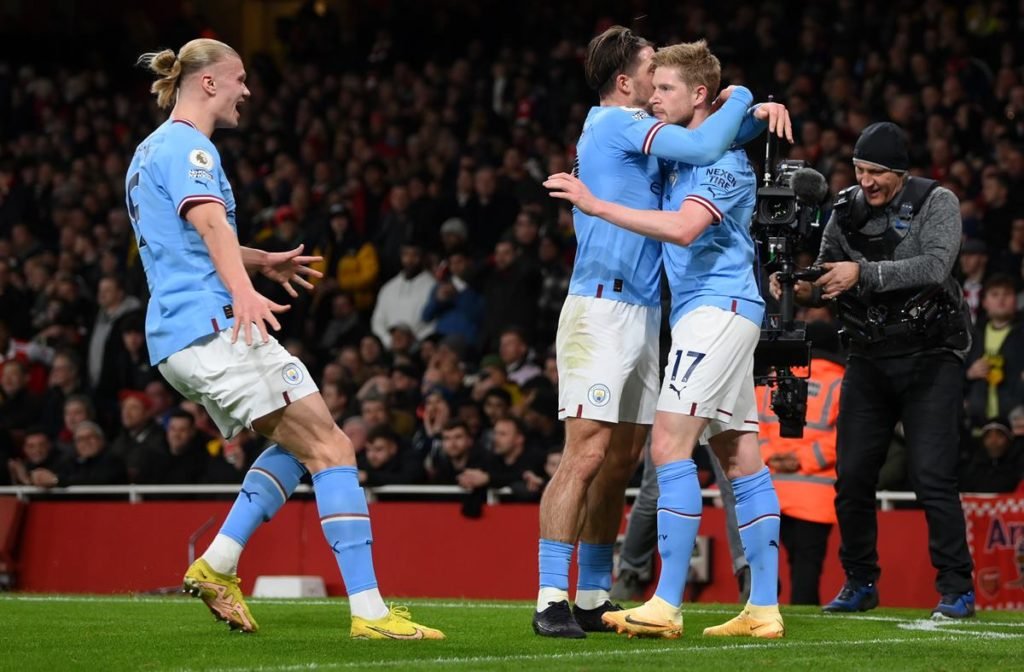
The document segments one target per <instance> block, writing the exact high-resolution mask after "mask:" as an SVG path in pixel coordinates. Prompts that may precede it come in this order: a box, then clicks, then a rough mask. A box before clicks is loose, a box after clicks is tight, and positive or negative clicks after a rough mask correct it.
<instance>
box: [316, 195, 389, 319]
mask: <svg viewBox="0 0 1024 672" xmlns="http://www.w3.org/2000/svg"><path fill="white" fill-rule="evenodd" d="M314 254H316V255H321V256H323V258H324V261H323V263H322V264H315V265H313V268H316V269H317V270H320V271H323V272H324V276H325V278H328V279H332V280H334V282H333V283H324V286H327V287H332V286H333V287H337V288H338V289H340V290H341V291H343V292H347V293H348V294H351V296H352V298H353V300H354V301H355V307H356V310H358V311H359V312H360V313H368V312H369V311H370V310H371V309H372V308H373V303H374V298H375V295H376V290H377V281H378V279H379V278H380V277H381V272H380V271H381V267H380V260H379V259H378V257H377V250H376V249H375V248H374V246H373V244H372V243H371V242H369V241H368V240H365V239H364V238H363V237H362V236H360V235H359V234H358V233H357V232H356V231H355V230H354V228H353V226H352V221H351V217H350V215H349V212H348V209H347V208H346V207H345V206H344V205H342V204H341V203H335V204H334V205H332V206H331V207H330V210H329V211H328V219H327V231H326V232H325V234H324V237H323V238H322V239H321V242H320V243H319V244H318V245H317V247H316V248H315V251H314Z"/></svg>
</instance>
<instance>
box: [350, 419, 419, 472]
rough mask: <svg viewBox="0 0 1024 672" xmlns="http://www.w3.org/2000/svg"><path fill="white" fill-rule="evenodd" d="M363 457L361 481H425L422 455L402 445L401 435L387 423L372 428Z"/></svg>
mask: <svg viewBox="0 0 1024 672" xmlns="http://www.w3.org/2000/svg"><path fill="white" fill-rule="evenodd" d="M362 457H363V459H362V461H361V462H362V464H361V465H360V470H359V482H360V483H362V484H363V485H367V486H374V485H410V484H413V483H421V482H422V481H423V477H424V471H423V460H422V458H420V457H419V456H418V455H417V454H416V453H415V452H414V451H412V450H409V449H405V448H401V447H400V441H399V438H398V436H397V435H396V434H395V433H394V432H392V431H391V430H390V429H388V428H387V427H385V426H382V427H377V428H375V429H373V430H371V431H370V433H369V435H368V436H367V437H366V450H364V451H363V453H362Z"/></svg>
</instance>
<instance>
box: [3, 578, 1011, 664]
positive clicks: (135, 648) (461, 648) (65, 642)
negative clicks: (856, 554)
mask: <svg viewBox="0 0 1024 672" xmlns="http://www.w3.org/2000/svg"><path fill="white" fill-rule="evenodd" d="M408 604H409V606H410V607H411V609H412V612H413V617H414V618H415V619H416V620H418V621H420V622H422V623H425V624H428V625H431V626H435V627H438V628H441V629H443V630H444V631H445V632H446V633H447V635H448V639H447V640H446V641H443V642H427V641H414V642H411V641H352V640H350V639H348V606H347V602H346V601H345V600H344V599H331V600H252V601H251V603H250V606H251V607H252V610H253V614H254V615H255V616H256V619H257V620H258V621H259V623H260V632H259V633H257V634H254V635H244V634H241V633H233V632H229V631H228V630H227V627H226V626H224V625H223V624H221V623H217V622H215V621H214V620H213V618H212V617H211V616H210V614H209V612H207V611H206V609H205V608H204V607H203V605H202V604H200V603H199V602H198V601H197V600H192V599H187V598H184V597H181V598H179V597H145V598H132V597H82V596H58V595H4V596H0V670H18V671H28V670H47V671H52V670H104V671H107V670H231V671H233V672H234V671H237V672H243V671H248V670H264V671H267V672H271V671H277V672H291V671H294V672H298V671H302V670H514V671H515V672H524V670H528V671H529V672H543V671H545V670H558V671H559V672H564V671H567V670H587V671H591V670H608V671H614V672H623V671H625V670H636V669H640V668H644V669H650V670H655V669H666V670H667V669H674V670H682V671H685V672H699V671H701V670H715V671H717V670H738V671H743V670H751V671H756V672H764V671H767V670H780V671H785V672H791V671H792V670H810V669H813V670H817V671H827V672H835V671H838V670H928V671H936V670H949V671H953V670H956V671H958V672H960V671H964V670H1000V671H1003V670H1014V669H1021V668H1022V667H1024V654H1022V653H1021V652H1022V651H1024V613H1008V612H985V613H981V614H979V617H978V618H977V619H975V620H971V621H965V622H950V621H945V622H939V623H936V622H933V621H930V620H927V615H928V614H927V612H926V611H922V610H897V609H876V610H874V611H872V612H869V613H867V614H856V615H848V616H824V615H822V614H821V613H820V611H819V610H818V609H814V608H807V607H783V616H784V617H785V619H786V628H787V634H786V639H784V640H779V641H772V642H761V641H757V640H752V639H749V640H748V639H710V638H706V637H702V636H701V631H702V630H703V628H704V627H706V626H708V625H714V624H716V623H720V622H722V621H725V620H727V619H728V618H730V617H731V616H732V615H734V614H735V613H736V611H737V607H736V606H734V605H706V604H697V605H687V609H686V616H685V628H686V630H685V634H684V635H683V638H682V639H679V640H675V641H668V640H657V639H644V640H640V639H634V640H629V639H626V638H625V637H620V636H617V635H610V634H599V635H591V636H590V637H588V638H587V639H586V640H582V641H565V640H552V639H544V638H540V637H536V636H534V635H533V632H532V631H531V629H530V614H531V608H532V605H530V604H527V603H525V602H519V603H515V602H479V601H458V600H451V601H441V600H411V601H409V602H408Z"/></svg>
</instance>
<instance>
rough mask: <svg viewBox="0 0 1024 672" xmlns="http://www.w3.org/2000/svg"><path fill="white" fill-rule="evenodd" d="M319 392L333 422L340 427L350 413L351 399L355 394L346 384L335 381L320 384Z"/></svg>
mask: <svg viewBox="0 0 1024 672" xmlns="http://www.w3.org/2000/svg"><path fill="white" fill-rule="evenodd" d="M320 394H321V396H323V398H324V403H325V404H327V410H328V411H329V412H330V414H331V418H333V419H334V422H335V424H337V425H338V427H341V426H342V424H343V423H344V421H345V420H346V419H348V418H349V417H350V416H351V415H352V414H353V411H352V408H351V405H352V399H353V397H354V396H355V395H353V394H352V393H351V390H350V389H349V387H348V386H347V385H344V384H342V383H341V382H337V381H329V382H326V383H322V384H321V385H320Z"/></svg>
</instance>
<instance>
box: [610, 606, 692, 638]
mask: <svg viewBox="0 0 1024 672" xmlns="http://www.w3.org/2000/svg"><path fill="white" fill-rule="evenodd" d="M601 620H602V621H603V622H604V624H605V625H607V626H610V627H612V628H614V629H615V632H617V633H619V634H620V635H629V637H630V638H633V637H662V638H664V639H679V638H680V637H681V636H682V634H683V613H682V611H681V610H680V609H678V608H676V607H673V606H672V605H671V604H669V603H668V602H666V601H665V600H663V599H661V598H660V597H658V596H657V595H655V596H654V597H652V598H651V599H649V600H647V601H646V602H644V603H643V604H641V605H640V606H639V607H634V608H632V609H622V610H620V611H606V612H605V613H604V614H602V615H601Z"/></svg>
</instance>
